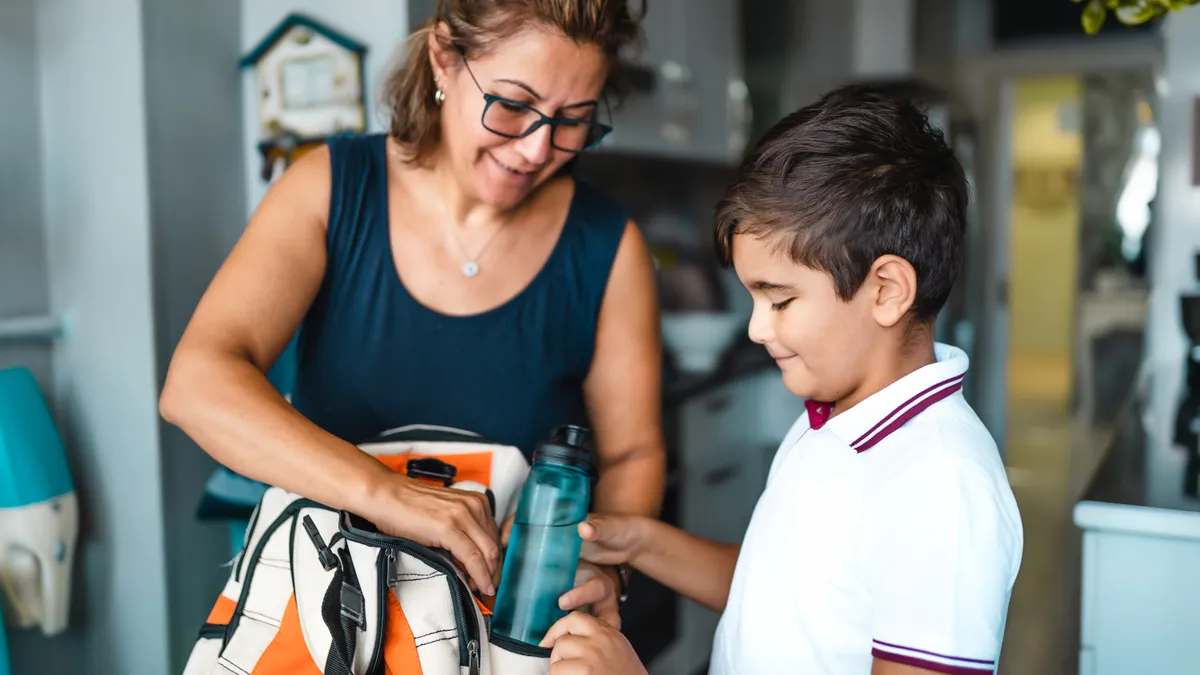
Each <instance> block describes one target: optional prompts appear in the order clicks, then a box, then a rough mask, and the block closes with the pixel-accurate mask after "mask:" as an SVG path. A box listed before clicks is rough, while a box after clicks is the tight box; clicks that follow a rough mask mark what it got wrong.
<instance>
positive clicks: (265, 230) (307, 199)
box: [159, 148, 499, 590]
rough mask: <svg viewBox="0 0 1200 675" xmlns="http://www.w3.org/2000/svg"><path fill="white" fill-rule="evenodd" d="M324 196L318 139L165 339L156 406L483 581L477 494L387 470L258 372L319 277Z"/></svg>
mask: <svg viewBox="0 0 1200 675" xmlns="http://www.w3.org/2000/svg"><path fill="white" fill-rule="evenodd" d="M329 199H330V167H329V153H328V150H327V149H325V148H321V149H319V150H313V151H311V152H309V153H307V154H305V155H304V157H302V158H301V159H300V160H299V161H298V162H297V163H296V164H295V165H294V166H292V167H291V168H290V169H289V170H288V171H287V172H286V173H285V174H284V176H283V177H281V178H280V180H279V181H278V182H277V183H276V184H275V185H273V186H272V187H271V189H270V191H269V192H268V193H267V195H266V197H265V198H264V199H263V202H262V203H261V204H260V205H259V207H258V209H257V211H256V212H255V214H254V216H253V218H251V220H250V224H249V225H248V226H247V228H246V231H245V232H244V233H243V235H242V237H241V239H240V240H239V241H238V243H237V245H236V246H235V247H234V249H233V252H232V253H231V254H230V255H229V257H228V259H227V260H226V261H225V263H224V264H223V265H222V266H221V269H220V270H219V271H218V272H217V274H216V276H215V277H214V279H213V281H212V283H211V285H210V286H209V288H208V290H207V291H206V292H205V294H204V297H203V298H202V299H201V301H200V304H199V306H198V307H197V308H196V312H195V314H194V315H193V316H192V319H191V321H190V322H189V324H188V327H187V330H186V331H185V332H184V335H183V337H182V339H181V340H180V342H179V345H178V347H176V349H175V353H174V355H173V357H172V359H171V364H170V367H169V369H168V372H167V380H166V384H165V385H164V386H163V392H162V397H161V399H160V402H159V407H160V410H161V412H162V415H163V417H164V418H165V419H166V420H167V421H168V422H171V423H172V424H175V425H176V426H178V427H180V428H181V429H182V430H183V431H184V432H186V433H187V434H188V435H189V436H190V437H191V438H192V439H193V440H194V441H195V442H196V443H197V444H198V445H199V446H200V447H201V448H203V449H204V450H205V451H206V452H208V454H210V455H212V457H213V458H214V459H216V460H217V461H218V462H221V463H222V464H224V465H225V466H227V467H229V468H230V469H232V470H234V471H236V472H238V473H240V474H242V475H245V476H248V477H250V478H253V479H255V480H259V481H262V482H264V483H267V484H270V485H275V486H278V487H281V488H283V489H285V490H289V491H291V492H295V493H297V494H300V495H304V496H305V497H308V498H310V499H314V500H316V501H318V502H321V503H323V504H326V505H329V506H332V507H334V508H338V509H347V510H350V511H352V512H354V513H357V514H359V515H362V516H363V517H365V518H368V519H370V520H372V521H373V522H374V523H375V524H376V525H377V526H378V527H380V528H381V529H383V530H385V531H388V532H390V533H393V534H399V535H403V536H407V537H409V538H412V539H415V540H417V541H420V542H421V543H424V544H426V545H432V546H442V547H445V548H447V549H449V550H450V552H451V553H453V554H454V555H455V557H457V558H458V559H459V560H460V562H462V563H463V565H464V567H465V568H466V569H467V571H468V572H469V573H470V575H471V577H472V579H473V580H474V581H475V583H476V584H477V585H478V586H479V588H481V589H485V590H486V589H490V588H491V587H492V585H493V580H494V578H495V575H496V572H497V562H498V560H499V548H498V547H497V545H496V526H495V523H494V521H493V520H492V518H491V516H490V514H488V508H487V501H486V498H484V497H483V496H482V495H480V494H477V493H472V492H466V491H460V490H438V489H437V488H430V487H429V486H426V485H424V484H421V483H419V482H417V481H412V480H409V479H408V478H406V477H404V476H401V475H398V474H395V473H393V472H392V471H391V470H389V469H388V468H387V467H385V466H384V465H383V464H381V463H380V462H378V461H377V460H375V459H374V458H373V457H371V456H370V455H368V454H367V453H364V452H362V451H361V450H359V449H358V448H356V447H355V446H353V445H351V444H350V443H347V442H345V441H343V440H341V439H339V438H337V437H335V436H333V435H332V434H329V433H327V432H325V431H324V430H322V429H321V428H319V427H318V426H317V425H315V424H313V423H312V422H310V421H308V420H307V419H306V418H304V416H302V415H301V414H300V413H298V412H297V411H296V410H295V409H294V408H293V407H292V406H291V405H290V404H289V403H288V402H287V401H286V400H285V399H284V398H283V397H282V396H281V395H280V394H279V393H278V392H277V391H276V390H275V388H274V387H272V386H271V384H270V382H269V381H268V380H267V378H266V375H265V373H266V371H267V370H268V369H269V368H270V367H271V365H272V364H273V363H274V362H275V359H276V358H278V357H279V354H280V353H281V352H282V351H283V349H284V348H285V346H286V345H287V343H288V341H289V340H290V339H291V337H292V335H293V334H295V332H296V329H297V327H298V326H299V325H300V322H301V321H302V320H303V317H304V315H305V314H306V313H307V312H308V308H309V306H310V305H311V304H312V301H313V299H314V298H315V297H316V294H317V291H318V289H319V288H320V285H321V282H322V279H323V277H324V274H325V261H326V248H325V221H326V218H327V214H328V212H329Z"/></svg>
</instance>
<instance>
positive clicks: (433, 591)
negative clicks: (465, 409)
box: [184, 426, 550, 675]
mask: <svg viewBox="0 0 1200 675" xmlns="http://www.w3.org/2000/svg"><path fill="white" fill-rule="evenodd" d="M360 447H361V448H362V449H363V450H364V451H366V452H369V453H371V454H372V455H374V456H375V457H377V458H378V459H379V460H380V461H382V462H383V463H384V464H386V465H387V466H389V467H390V468H392V469H393V470H396V471H401V472H404V473H407V474H408V475H410V476H413V477H416V478H420V479H423V480H436V481H439V482H440V483H441V484H444V485H448V486H450V487H455V488H461V489H468V490H476V491H486V492H487V493H488V494H489V496H490V498H491V501H492V503H493V509H492V512H493V514H494V515H495V517H496V522H497V524H499V523H501V522H503V520H504V519H505V518H506V517H507V516H508V515H510V514H511V513H513V512H514V511H515V509H516V502H517V498H518V496H519V494H520V491H521V488H522V486H523V485H524V482H525V478H526V476H527V475H528V473H529V464H528V463H527V462H526V461H525V458H524V456H523V455H522V454H521V452H520V451H519V450H518V449H517V448H515V447H512V446H508V445H503V444H499V443H495V442H492V441H489V440H486V439H484V438H482V437H480V436H477V435H475V434H471V433H469V432H464V431H460V430H457V429H447V428H444V427H428V426H419V427H404V428H401V429H396V430H394V431H390V432H387V433H385V434H383V435H382V436H381V437H379V438H377V439H375V440H373V441H371V442H369V443H365V444H363V445H361V446H360ZM490 619H491V612H490V611H488V610H487V608H486V607H485V606H484V605H483V604H482V603H480V602H479V601H478V600H477V599H476V598H475V596H474V595H473V594H472V593H471V591H470V589H469V588H468V586H467V583H466V580H465V577H464V575H463V573H462V572H461V571H460V570H459V569H458V568H457V566H456V565H455V564H454V563H453V562H451V560H450V558H449V555H448V554H447V553H446V552H444V551H440V550H433V549H430V548H427V547H425V546H422V545H420V544H417V543H416V542H413V541H409V540H406V539H402V538H398V537H391V536H388V535H385V534H382V533H380V532H378V531H377V530H375V528H374V527H373V526H372V525H371V524H370V523H368V522H367V521H365V520H363V519H362V518H359V517H357V516H355V515H354V514H351V513H348V512H345V511H340V512H339V511H336V510H333V509H330V508H329V507H326V506H324V505H321V504H318V503H316V502H313V501H311V500H308V499H304V498H302V497H300V496H298V495H295V494H292V493H290V492H287V491H285V490H281V489H279V488H270V489H268V490H267V491H266V493H265V494H264V495H263V497H262V499H261V501H260V502H259V504H258V506H257V508H256V509H255V512H254V516H253V517H252V519H251V521H250V526H249V528H248V529H247V532H246V540H245V546H244V548H243V550H242V552H241V553H240V554H238V556H237V558H235V559H234V562H233V569H232V570H231V572H230V575H229V580H228V582H226V584H225V588H224V590H223V591H222V592H221V595H220V596H219V597H218V598H217V602H216V604H215V605H214V606H213V608H212V611H211V613H210V614H209V616H208V619H207V621H206V622H205V623H204V625H203V627H202V628H201V630H200V637H199V639H198V640H197V642H196V645H195V647H194V648H193V649H192V653H191V655H190V657H189V659H188V662H187V665H186V666H185V668H184V675H388V674H392V673H396V674H398V673H405V674H410V673H411V674H420V675H442V674H443V673H445V674H451V673H452V674H454V675H493V674H494V675H533V674H535V673H546V672H547V671H548V670H549V666H550V652H549V650H547V649H541V648H536V647H530V646H528V645H524V644H522V643H515V642H513V641H511V640H508V639H505V638H504V637H503V636H495V637H493V636H492V635H491V634H490V631H489V626H490Z"/></svg>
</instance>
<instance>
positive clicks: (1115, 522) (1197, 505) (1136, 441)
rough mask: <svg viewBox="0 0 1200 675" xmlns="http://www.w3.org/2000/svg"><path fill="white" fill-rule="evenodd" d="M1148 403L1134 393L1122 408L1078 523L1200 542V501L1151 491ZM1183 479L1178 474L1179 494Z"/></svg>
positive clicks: (1077, 510) (1080, 504) (1077, 515)
mask: <svg viewBox="0 0 1200 675" xmlns="http://www.w3.org/2000/svg"><path fill="white" fill-rule="evenodd" d="M1144 406H1145V401H1143V400H1142V399H1141V398H1140V397H1139V396H1138V395H1136V394H1134V395H1131V397H1130V400H1129V401H1128V402H1127V403H1126V404H1125V406H1124V407H1123V409H1122V411H1121V419H1120V423H1119V424H1118V426H1117V430H1116V431H1115V432H1114V434H1113V438H1112V440H1111V442H1110V445H1109V448H1108V452H1107V455H1106V457H1105V459H1104V461H1102V462H1101V463H1100V466H1099V467H1098V468H1097V470H1096V474H1095V476H1093V478H1092V481H1091V483H1090V484H1089V485H1088V487H1087V488H1086V489H1085V490H1084V492H1083V495H1082V497H1081V498H1080V500H1079V502H1078V503H1077V504H1076V505H1075V513H1074V519H1075V524H1076V525H1077V526H1079V527H1081V528H1084V529H1087V530H1107V531H1119V532H1127V533H1131V534H1140V535H1147V536H1163V537H1181V538H1186V539H1197V540H1200V500H1192V499H1186V498H1185V499H1181V498H1180V496H1179V494H1171V495H1164V494H1156V493H1155V492H1154V491H1152V490H1148V489H1147V470H1148V465H1149V462H1151V461H1153V460H1154V459H1155V458H1154V456H1153V452H1154V448H1153V444H1152V443H1151V442H1150V441H1151V439H1150V438H1149V437H1148V434H1147V430H1146V428H1145V426H1144V424H1143V422H1142V420H1143V412H1144ZM1170 452H1172V453H1182V450H1179V449H1171V450H1170ZM1183 482H1184V481H1183V474H1182V472H1180V475H1179V480H1178V486H1179V487H1178V491H1179V493H1182V491H1183Z"/></svg>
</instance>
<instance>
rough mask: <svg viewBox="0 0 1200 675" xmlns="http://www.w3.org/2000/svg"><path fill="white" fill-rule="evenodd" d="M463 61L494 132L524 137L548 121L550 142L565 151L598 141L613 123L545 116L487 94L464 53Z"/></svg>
mask: <svg viewBox="0 0 1200 675" xmlns="http://www.w3.org/2000/svg"><path fill="white" fill-rule="evenodd" d="M463 65H464V66H466V68H467V73H468V74H470V76H471V81H472V82H474V83H475V86H476V87H478V88H479V92H480V93H481V94H483V100H484V106H483V116H482V117H481V118H480V121H481V122H482V123H483V128H484V129H487V130H488V131H490V132H492V133H493V134H497V135H499V136H504V137H505V138H524V137H526V136H528V135H529V134H532V133H533V132H535V131H537V130H538V129H541V128H542V127H543V126H546V125H549V126H550V145H551V146H553V147H554V148H556V149H558V150H562V151H564V152H572V153H580V152H584V151H587V150H591V149H593V148H595V147H596V146H598V145H600V141H601V140H603V139H604V137H605V136H607V135H608V133H609V132H610V131H612V127H610V126H609V125H607V124H600V123H599V122H593V121H591V120H583V119H573V118H570V117H548V116H546V115H544V114H542V112H541V111H539V110H538V109H536V108H534V107H533V106H530V105H526V104H524V103H521V102H519V101H513V100H511V99H507V98H504V97H501V96H496V95H495V94H489V93H487V92H486V91H484V90H483V87H481V86H480V85H479V80H477V79H475V73H473V72H471V67H470V66H469V65H467V60H466V55H465V54H464V55H463Z"/></svg>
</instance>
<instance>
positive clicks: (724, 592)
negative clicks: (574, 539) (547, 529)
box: [562, 515, 741, 612]
mask: <svg viewBox="0 0 1200 675" xmlns="http://www.w3.org/2000/svg"><path fill="white" fill-rule="evenodd" d="M579 534H580V536H581V537H583V551H582V553H581V556H580V557H581V558H582V559H583V560H586V561H588V562H591V563H595V564H597V565H629V566H631V567H633V568H634V569H636V570H638V571H639V572H641V573H642V574H645V575H646V576H648V577H650V578H651V579H654V580H655V581H657V582H659V583H660V584H663V585H664V586H666V587H668V588H670V589H671V590H673V591H675V592H677V593H679V594H681V595H683V596H685V597H687V598H689V599H691V600H694V601H696V602H698V603H700V604H701V605H704V606H705V607H708V608H709V609H712V610H713V611H716V612H721V611H723V610H724V609H725V601H726V600H727V599H728V598H729V586H730V584H731V583H732V581H733V568H734V565H735V564H736V562H737V556H738V551H739V550H740V549H741V546H739V545H737V544H721V543H718V542H715V541H709V540H707V539H701V538H699V537H695V536H692V535H690V534H688V533H687V532H684V531H683V530H680V529H678V528H674V527H671V526H670V525H667V524H666V523H662V522H660V521H657V520H653V519H651V518H646V517H642V516H624V515H603V516H599V515H593V516H589V517H588V520H587V522H585V523H581V524H580V526H579ZM577 590H578V589H577ZM574 593H575V591H572V592H570V593H567V594H566V595H565V596H563V603H562V606H565V607H574V606H577V604H578V603H576V602H575V598H574V595H573V594H574Z"/></svg>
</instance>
